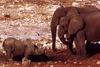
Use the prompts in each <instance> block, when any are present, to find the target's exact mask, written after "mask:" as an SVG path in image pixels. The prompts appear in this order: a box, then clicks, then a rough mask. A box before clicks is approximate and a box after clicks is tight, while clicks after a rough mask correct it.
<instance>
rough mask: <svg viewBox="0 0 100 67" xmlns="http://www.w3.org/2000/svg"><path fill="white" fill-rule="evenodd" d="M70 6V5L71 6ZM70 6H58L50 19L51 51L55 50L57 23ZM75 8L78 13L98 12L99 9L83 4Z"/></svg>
mask: <svg viewBox="0 0 100 67" xmlns="http://www.w3.org/2000/svg"><path fill="white" fill-rule="evenodd" d="M71 7H72V6H71ZM69 8H70V7H63V6H61V7H59V8H57V9H56V10H55V12H54V14H53V17H52V20H51V25H50V27H51V36H52V49H53V51H56V47H55V41H56V31H57V26H58V25H59V21H60V19H61V18H62V17H64V16H66V14H67V12H68V10H69ZM76 9H77V10H78V13H79V14H83V15H84V14H89V13H92V12H98V11H100V10H99V9H98V8H96V7H95V6H91V5H89V6H85V7H81V8H79V7H76ZM71 41H72V40H71Z"/></svg>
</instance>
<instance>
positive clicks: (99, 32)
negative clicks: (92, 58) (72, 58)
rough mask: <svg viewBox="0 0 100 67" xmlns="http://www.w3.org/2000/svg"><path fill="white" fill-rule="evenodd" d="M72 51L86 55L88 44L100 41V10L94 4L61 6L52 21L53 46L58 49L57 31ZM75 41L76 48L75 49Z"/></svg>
mask: <svg viewBox="0 0 100 67" xmlns="http://www.w3.org/2000/svg"><path fill="white" fill-rule="evenodd" d="M57 26H58V28H57ZM57 30H58V37H59V38H60V40H61V41H62V43H63V44H65V45H67V46H68V48H69V50H70V52H71V53H73V54H77V56H79V57H86V56H87V51H86V47H85V46H86V45H88V44H89V43H91V42H98V41H100V10H99V9H98V8H97V7H95V6H92V5H88V6H85V7H72V6H71V7H63V6H61V7H59V8H58V9H56V11H55V12H54V14H53V17H52V21H51V34H52V48H53V51H56V47H55V45H56V44H55V42H56V31H57ZM73 41H74V42H75V46H76V48H75V50H73Z"/></svg>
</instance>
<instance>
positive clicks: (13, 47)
mask: <svg viewBox="0 0 100 67" xmlns="http://www.w3.org/2000/svg"><path fill="white" fill-rule="evenodd" d="M3 48H4V50H5V51H6V55H7V57H8V59H9V60H12V59H13V57H15V56H17V57H19V56H21V57H22V60H23V61H25V60H28V57H29V55H31V54H34V52H35V51H36V49H37V50H38V47H37V46H36V45H34V44H32V41H31V40H29V39H27V40H23V41H22V40H17V39H15V38H11V37H9V38H7V39H5V40H4V42H3Z"/></svg>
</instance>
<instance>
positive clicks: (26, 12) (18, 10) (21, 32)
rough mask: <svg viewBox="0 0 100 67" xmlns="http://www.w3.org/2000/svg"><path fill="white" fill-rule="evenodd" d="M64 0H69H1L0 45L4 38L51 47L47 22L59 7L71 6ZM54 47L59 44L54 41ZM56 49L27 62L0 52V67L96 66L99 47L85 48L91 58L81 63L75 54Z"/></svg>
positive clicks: (99, 66) (48, 22) (98, 58)
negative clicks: (13, 38) (35, 41)
mask: <svg viewBox="0 0 100 67" xmlns="http://www.w3.org/2000/svg"><path fill="white" fill-rule="evenodd" d="M3 1H4V2H3ZM68 1H70V0H67V1H66V0H1V1H0V43H1V42H2V39H3V40H4V39H5V38H7V37H8V36H12V37H15V38H18V39H26V38H30V37H31V38H32V39H36V40H37V39H38V40H39V41H41V43H42V45H44V44H45V46H47V47H49V46H51V40H50V38H51V35H50V34H51V32H50V22H51V18H52V15H53V12H54V11H55V9H56V8H58V7H59V4H67V5H69V4H71V3H69V2H68ZM28 31H29V32H28ZM12 32H13V33H12ZM44 38H45V39H44ZM41 39H44V41H42V40H41ZM48 40H49V41H50V42H49V43H48ZM37 42H38V41H37ZM41 43H40V44H41ZM1 44H2V43H1ZM1 44H0V51H1V46H2V45H1ZM56 44H57V45H59V44H61V43H60V41H59V40H58V39H57V43H56ZM99 45H100V44H99ZM58 47H60V49H59V50H57V52H52V51H51V54H50V55H49V56H47V55H40V56H34V58H33V60H32V62H31V63H29V62H21V61H8V60H7V58H6V56H5V55H4V54H3V53H2V51H1V52H0V67H100V46H98V45H93V46H91V48H88V52H90V53H93V55H92V56H90V57H87V58H85V59H83V60H80V59H79V58H77V56H76V55H70V53H69V52H68V50H67V49H62V47H61V46H58ZM96 52H97V53H96Z"/></svg>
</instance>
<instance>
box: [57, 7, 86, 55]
mask: <svg viewBox="0 0 100 67" xmlns="http://www.w3.org/2000/svg"><path fill="white" fill-rule="evenodd" d="M83 24H84V23H83V19H82V18H81V16H80V15H79V13H78V11H77V9H76V8H74V7H71V8H69V10H68V12H67V15H66V16H64V17H62V18H61V19H60V22H59V27H58V37H59V38H60V40H61V41H62V42H63V43H64V44H67V46H68V48H69V49H70V50H71V52H72V53H73V54H76V53H75V52H74V51H73V48H72V47H73V45H72V43H73V40H74V38H75V35H76V33H77V32H78V31H80V30H81V29H83V27H84V25H83ZM65 35H66V37H65ZM73 35H74V36H73ZM66 39H67V40H66Z"/></svg>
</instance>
